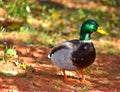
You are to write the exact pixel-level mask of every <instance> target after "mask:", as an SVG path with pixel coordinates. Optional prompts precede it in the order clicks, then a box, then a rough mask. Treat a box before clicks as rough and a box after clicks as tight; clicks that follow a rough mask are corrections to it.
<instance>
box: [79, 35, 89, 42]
mask: <svg viewBox="0 0 120 92" xmlns="http://www.w3.org/2000/svg"><path fill="white" fill-rule="evenodd" d="M80 40H83V41H90V34H82V33H81V34H80Z"/></svg>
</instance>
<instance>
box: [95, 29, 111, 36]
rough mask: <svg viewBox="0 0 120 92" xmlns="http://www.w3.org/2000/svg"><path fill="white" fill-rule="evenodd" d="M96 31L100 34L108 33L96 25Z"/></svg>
mask: <svg viewBox="0 0 120 92" xmlns="http://www.w3.org/2000/svg"><path fill="white" fill-rule="evenodd" d="M97 32H98V33H100V34H104V35H109V33H107V32H106V31H104V30H103V29H102V28H101V27H98V29H97Z"/></svg>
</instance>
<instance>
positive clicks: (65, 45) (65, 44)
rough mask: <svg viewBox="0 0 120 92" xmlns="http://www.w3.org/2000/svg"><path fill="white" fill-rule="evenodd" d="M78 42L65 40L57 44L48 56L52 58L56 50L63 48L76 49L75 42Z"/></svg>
mask: <svg viewBox="0 0 120 92" xmlns="http://www.w3.org/2000/svg"><path fill="white" fill-rule="evenodd" d="M76 42H77V43H78V42H79V41H78V40H70V41H66V42H63V43H61V44H59V45H57V46H55V47H54V48H53V49H52V50H51V52H50V53H49V54H48V58H51V56H52V54H54V53H55V52H57V51H59V50H61V49H74V48H75V47H76V46H77V45H76V44H75V43H76Z"/></svg>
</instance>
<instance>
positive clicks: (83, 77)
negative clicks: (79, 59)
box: [80, 69, 86, 83]
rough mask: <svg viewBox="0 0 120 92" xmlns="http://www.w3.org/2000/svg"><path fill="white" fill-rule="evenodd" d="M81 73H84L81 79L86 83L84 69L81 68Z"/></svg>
mask: <svg viewBox="0 0 120 92" xmlns="http://www.w3.org/2000/svg"><path fill="white" fill-rule="evenodd" d="M80 73H81V75H82V79H81V82H82V83H84V82H85V81H86V80H85V75H84V69H81V70H80Z"/></svg>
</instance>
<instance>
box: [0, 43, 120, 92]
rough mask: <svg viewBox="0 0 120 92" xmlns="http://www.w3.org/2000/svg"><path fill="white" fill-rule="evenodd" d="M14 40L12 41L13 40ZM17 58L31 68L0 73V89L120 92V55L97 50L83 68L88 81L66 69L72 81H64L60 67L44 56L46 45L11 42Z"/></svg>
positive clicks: (6, 91)
mask: <svg viewBox="0 0 120 92" xmlns="http://www.w3.org/2000/svg"><path fill="white" fill-rule="evenodd" d="M13 42H14V41H13ZM14 44H15V48H16V50H17V52H18V54H19V59H20V60H21V61H23V62H25V63H26V64H28V65H31V66H32V67H33V69H32V70H31V71H26V74H25V75H17V76H13V77H6V76H4V75H2V74H1V75H0V92H120V62H119V61H120V57H119V56H115V55H111V54H108V55H101V54H97V57H96V60H95V62H94V63H93V64H92V65H91V66H90V67H89V68H88V69H87V71H86V80H87V81H89V82H90V83H89V84H81V83H80V82H79V79H80V78H81V76H80V74H79V73H78V72H74V71H72V72H69V71H67V75H68V77H69V78H71V79H72V80H74V81H75V83H70V82H65V81H64V79H63V74H62V73H61V70H60V69H59V68H58V67H56V66H54V65H53V64H52V63H51V61H50V60H49V59H48V58H47V54H48V53H49V51H50V49H48V48H46V47H40V48H39V47H35V46H26V45H24V44H22V43H20V42H14Z"/></svg>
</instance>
